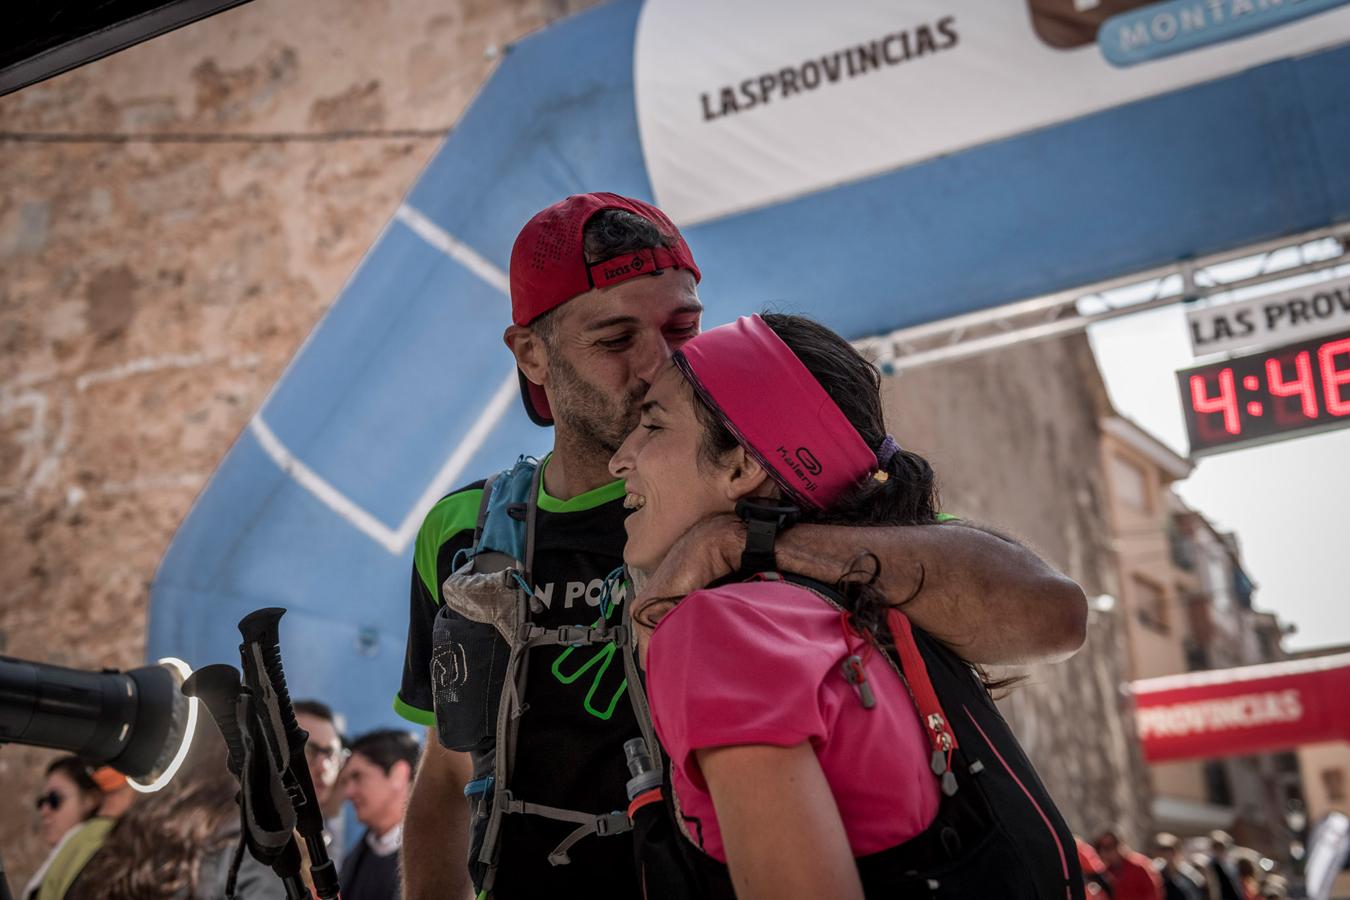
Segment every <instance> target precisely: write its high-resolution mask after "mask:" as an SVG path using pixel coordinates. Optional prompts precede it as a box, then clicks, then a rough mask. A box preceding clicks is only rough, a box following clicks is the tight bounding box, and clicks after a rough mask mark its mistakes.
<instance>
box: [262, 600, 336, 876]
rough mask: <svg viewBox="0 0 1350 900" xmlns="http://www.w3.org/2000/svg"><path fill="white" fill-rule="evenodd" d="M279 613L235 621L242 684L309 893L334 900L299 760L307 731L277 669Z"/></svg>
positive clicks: (319, 814) (312, 797)
mask: <svg viewBox="0 0 1350 900" xmlns="http://www.w3.org/2000/svg"><path fill="white" fill-rule="evenodd" d="M285 612H286V610H284V609H280V608H277V607H269V608H267V609H260V610H257V611H255V612H251V613H249V614H248V615H247V616H244V618H243V619H241V620H240V622H239V633H240V634H241V635H242V636H243V638H244V643H243V644H241V645H240V647H239V653H240V657H241V659H242V661H243V664H244V682H245V684H247V685H248V687H249V689H250V690H251V691H252V692H253V695H254V700H255V702H256V703H257V704H258V715H257V718H258V722H259V724H260V725H261V726H262V730H263V733H264V735H265V737H266V743H267V745H268V750H269V752H270V753H271V754H272V762H273V763H274V765H275V766H276V768H277V771H278V772H280V773H281V783H282V786H283V787H284V788H285V790H286V794H287V796H289V797H290V800H291V805H292V806H293V807H294V809H295V822H296V825H295V830H296V831H298V832H299V833H300V837H301V838H302V839H303V840H304V842H305V848H306V849H307V850H308V851H309V859H310V877H311V878H312V879H313V881H314V891H315V893H317V894H318V895H319V897H320V898H322V900H334V898H336V897H337V896H338V879H337V867H336V866H334V865H333V860H332V859H330V858H329V856H328V846H327V845H326V844H325V843H324V840H323V811H322V810H320V809H319V800H318V795H317V793H316V792H315V790H314V781H313V779H311V778H310V777H309V765H308V764H307V763H306V761H305V742H306V741H307V740H308V739H309V733H308V732H307V731H305V730H304V729H303V728H301V727H300V723H299V722H297V721H296V719H295V709H294V708H293V707H292V706H291V695H290V691H289V690H288V689H287V687H286V673H285V671H284V670H283V669H282V666H281V641H280V628H279V624H280V622H281V617H282V616H283V615H284V614H285Z"/></svg>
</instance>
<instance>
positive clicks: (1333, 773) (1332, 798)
mask: <svg viewBox="0 0 1350 900" xmlns="http://www.w3.org/2000/svg"><path fill="white" fill-rule="evenodd" d="M1322 787H1323V788H1324V789H1325V790H1326V792H1327V802H1328V803H1344V802H1345V770H1344V769H1323V770H1322Z"/></svg>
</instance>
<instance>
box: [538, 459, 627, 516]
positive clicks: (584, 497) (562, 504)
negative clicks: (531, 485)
mask: <svg viewBox="0 0 1350 900" xmlns="http://www.w3.org/2000/svg"><path fill="white" fill-rule="evenodd" d="M548 461H549V457H547V456H546V457H544V459H543V460H542V461H541V462H540V463H539V465H540V466H541V467H545V468H547V466H548ZM623 495H624V488H623V481H622V480H618V481H611V482H610V483H609V484H602V485H600V487H598V488H592V489H591V490H589V491H587V492H586V493H584V494H578V495H577V496H575V497H573V498H572V499H570V500H559V499H558V498H557V497H550V496H549V495H548V492H547V491H545V490H544V479H543V476H542V475H541V476H540V478H539V508H540V509H542V510H544V511H545V512H552V513H570V512H581V511H582V510H585V509H595V508H596V507H597V506H604V505H605V504H606V503H609V502H610V501H612V500H618V499H619V498H620V497H622V496H623Z"/></svg>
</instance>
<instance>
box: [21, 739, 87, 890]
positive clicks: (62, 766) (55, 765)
mask: <svg viewBox="0 0 1350 900" xmlns="http://www.w3.org/2000/svg"><path fill="white" fill-rule="evenodd" d="M102 802H103V791H101V790H100V789H99V786H98V783H97V782H96V781H95V780H94V773H93V770H92V769H91V768H90V767H89V766H88V765H87V764H86V763H85V762H84V761H82V760H81V759H80V758H79V757H77V756H62V757H58V758H57V759H55V760H53V761H52V763H51V765H49V766H47V774H46V779H45V780H44V781H43V783H42V792H41V793H39V794H38V795H37V799H36V800H35V801H34V803H33V805H34V807H35V808H36V809H37V813H38V816H39V818H40V819H41V830H42V839H43V840H44V841H45V842H46V843H47V846H49V847H51V848H52V849H51V853H49V854H48V856H47V859H46V860H44V861H43V863H42V866H41V867H40V868H39V869H38V871H37V874H35V875H34V876H33V878H32V880H30V881H29V882H28V886H27V887H26V888H24V892H23V895H22V896H23V897H25V898H29V897H36V896H37V895H38V890H39V888H41V886H42V883H43V880H44V879H45V878H46V877H47V875H48V872H49V870H50V869H51V866H52V862H53V861H54V860H55V859H56V858H57V857H58V856H60V854H61V850H62V848H63V846H64V845H65V842H66V841H68V840H69V839H70V837H71V836H72V835H73V834H74V833H75V831H76V829H77V826H79V825H81V824H82V823H84V822H85V821H87V820H89V819H91V818H93V817H94V815H95V814H96V813H97V812H98V808H99V804H101V803H102Z"/></svg>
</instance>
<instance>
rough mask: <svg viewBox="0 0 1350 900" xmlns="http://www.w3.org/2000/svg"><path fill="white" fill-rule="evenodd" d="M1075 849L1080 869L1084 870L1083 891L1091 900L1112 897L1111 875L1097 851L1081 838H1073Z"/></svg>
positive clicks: (1076, 836) (1075, 836)
mask: <svg viewBox="0 0 1350 900" xmlns="http://www.w3.org/2000/svg"><path fill="white" fill-rule="evenodd" d="M1073 843H1074V847H1075V848H1076V849H1077V850H1078V868H1080V869H1082V870H1083V890H1084V893H1085V895H1086V896H1087V897H1089V898H1094V900H1095V898H1101V897H1106V898H1110V897H1111V890H1112V886H1111V873H1110V872H1108V871H1107V870H1106V863H1104V862H1102V858H1101V857H1100V856H1098V855H1097V851H1096V850H1094V849H1092V845H1091V844H1089V843H1088V842H1087V841H1085V840H1083V839H1082V838H1080V837H1079V836H1078V835H1076V834H1075V835H1074V836H1073Z"/></svg>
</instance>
